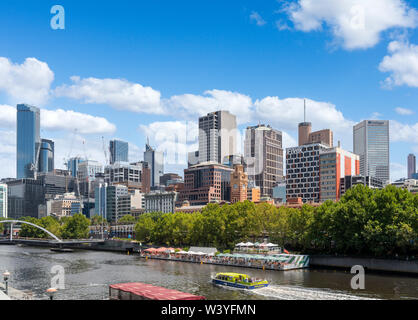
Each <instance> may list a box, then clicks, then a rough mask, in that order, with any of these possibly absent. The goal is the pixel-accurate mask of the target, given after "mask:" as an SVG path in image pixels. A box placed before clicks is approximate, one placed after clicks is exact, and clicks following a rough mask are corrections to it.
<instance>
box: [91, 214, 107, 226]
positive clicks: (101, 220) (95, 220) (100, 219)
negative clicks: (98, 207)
mask: <svg viewBox="0 0 418 320" xmlns="http://www.w3.org/2000/svg"><path fill="white" fill-rule="evenodd" d="M90 224H91V225H92V226H98V225H102V224H107V221H106V219H105V218H103V217H102V216H99V215H95V216H93V217H91V218H90Z"/></svg>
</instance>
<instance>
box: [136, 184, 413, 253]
mask: <svg viewBox="0 0 418 320" xmlns="http://www.w3.org/2000/svg"><path fill="white" fill-rule="evenodd" d="M135 230H136V237H137V239H138V240H140V241H143V242H152V243H158V244H161V245H169V246H185V245H194V246H214V247H217V248H219V249H224V250H227V249H232V248H233V247H234V245H235V244H236V243H238V242H246V241H252V242H254V241H259V240H261V239H263V238H264V237H269V239H270V241H272V242H275V243H278V244H279V245H280V246H282V247H286V248H289V249H293V250H300V251H305V252H313V251H315V252H321V253H341V254H367V255H374V256H394V255H396V254H415V253H417V251H418V195H415V196H414V195H412V194H411V193H410V192H408V191H406V190H403V189H398V188H395V187H393V186H388V187H386V188H385V189H383V190H374V189H369V188H368V187H365V186H362V185H359V186H356V187H354V188H352V189H350V190H348V191H347V192H346V194H345V195H344V197H342V199H341V200H340V201H339V202H338V203H335V202H332V201H327V202H325V203H323V204H322V205H321V206H319V207H317V208H314V207H312V206H309V205H304V206H303V207H302V208H301V209H291V208H286V207H279V208H277V207H275V206H272V205H270V204H267V203H261V204H258V205H255V204H254V203H251V202H249V201H245V202H243V203H235V204H232V205H223V206H219V205H217V204H209V205H207V206H206V207H205V208H204V209H203V210H202V212H196V213H193V214H186V213H182V212H178V213H175V214H162V213H153V214H145V215H143V216H141V217H140V218H139V220H138V222H137V224H136V228H135Z"/></svg>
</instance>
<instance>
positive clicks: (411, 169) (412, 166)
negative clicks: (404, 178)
mask: <svg viewBox="0 0 418 320" xmlns="http://www.w3.org/2000/svg"><path fill="white" fill-rule="evenodd" d="M416 172H417V159H416V157H415V155H414V154H412V153H411V154H409V155H408V179H412V178H413V177H412V175H413V174H414V173H416Z"/></svg>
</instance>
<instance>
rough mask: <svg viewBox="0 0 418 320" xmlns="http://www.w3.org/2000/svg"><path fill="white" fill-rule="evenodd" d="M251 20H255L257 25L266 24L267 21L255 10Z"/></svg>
mask: <svg viewBox="0 0 418 320" xmlns="http://www.w3.org/2000/svg"><path fill="white" fill-rule="evenodd" d="M250 20H252V21H255V23H256V24H257V26H260V27H261V26H264V25H265V24H266V23H267V22H266V21H265V20H264V19H263V18H262V17H261V16H260V14H259V13H258V12H255V11H253V12H252V13H251V15H250Z"/></svg>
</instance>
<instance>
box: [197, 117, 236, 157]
mask: <svg viewBox="0 0 418 320" xmlns="http://www.w3.org/2000/svg"><path fill="white" fill-rule="evenodd" d="M236 134H237V119H236V116H235V115H233V114H231V113H229V111H216V112H212V113H209V114H207V115H206V116H203V117H200V118H199V163H204V162H217V163H221V164H222V163H223V161H224V160H225V158H226V157H228V156H230V155H235V153H236V149H237V137H236Z"/></svg>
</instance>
